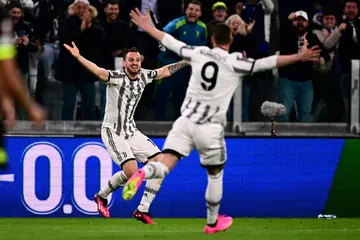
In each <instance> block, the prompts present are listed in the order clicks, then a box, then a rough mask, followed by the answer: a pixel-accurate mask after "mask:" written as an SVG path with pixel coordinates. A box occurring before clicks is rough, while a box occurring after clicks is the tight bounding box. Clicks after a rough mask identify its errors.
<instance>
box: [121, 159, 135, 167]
mask: <svg viewBox="0 0 360 240" xmlns="http://www.w3.org/2000/svg"><path fill="white" fill-rule="evenodd" d="M131 160H135V161H136V158H129V159H126V160H124V161H123V162H121V163H120V167H121V168H123V166H124V164H125V163H127V162H128V161H131Z"/></svg>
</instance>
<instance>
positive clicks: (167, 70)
mask: <svg viewBox="0 0 360 240" xmlns="http://www.w3.org/2000/svg"><path fill="white" fill-rule="evenodd" d="M188 65H189V63H188V62H186V61H184V60H182V61H180V62H177V63H173V64H169V65H166V66H163V67H162V68H158V69H156V70H155V71H156V72H157V75H156V78H155V80H157V79H162V78H166V77H170V76H171V75H172V74H174V73H176V72H177V71H179V70H180V69H183V68H184V67H186V66H188Z"/></svg>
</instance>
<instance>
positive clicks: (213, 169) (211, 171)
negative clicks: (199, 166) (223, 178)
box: [206, 164, 225, 176]
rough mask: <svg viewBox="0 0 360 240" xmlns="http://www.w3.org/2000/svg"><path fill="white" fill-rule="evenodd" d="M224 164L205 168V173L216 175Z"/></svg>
mask: <svg viewBox="0 0 360 240" xmlns="http://www.w3.org/2000/svg"><path fill="white" fill-rule="evenodd" d="M224 166H225V164H221V165H217V166H206V169H207V172H208V174H209V175H212V176H214V175H218V174H219V173H220V172H221V171H222V170H223V169H224Z"/></svg>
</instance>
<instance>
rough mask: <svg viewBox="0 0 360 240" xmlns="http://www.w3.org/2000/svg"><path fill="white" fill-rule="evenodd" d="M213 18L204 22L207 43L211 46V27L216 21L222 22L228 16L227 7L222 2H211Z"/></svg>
mask: <svg viewBox="0 0 360 240" xmlns="http://www.w3.org/2000/svg"><path fill="white" fill-rule="evenodd" d="M211 10H212V16H213V20H211V21H210V22H208V23H207V24H206V27H207V30H208V37H209V38H208V45H209V46H211V41H210V36H211V32H212V28H213V27H214V26H215V25H216V24H218V23H224V22H225V20H226V18H227V16H228V12H227V11H228V8H227V6H226V4H225V3H224V2H216V3H214V4H213V6H212V8H211Z"/></svg>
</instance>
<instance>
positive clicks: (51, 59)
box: [34, 1, 60, 105]
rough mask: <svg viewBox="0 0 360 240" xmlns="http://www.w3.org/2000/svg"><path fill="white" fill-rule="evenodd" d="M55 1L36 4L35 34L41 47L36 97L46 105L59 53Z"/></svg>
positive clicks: (57, 16)
mask: <svg viewBox="0 0 360 240" xmlns="http://www.w3.org/2000/svg"><path fill="white" fill-rule="evenodd" d="M57 6H58V5H56V4H55V2H54V1H40V2H38V3H37V4H36V6H35V9H34V10H35V13H36V15H35V19H36V21H35V35H36V42H37V45H38V48H39V54H40V56H39V59H38V65H37V82H36V90H35V99H36V101H37V102H38V103H40V104H42V105H44V104H45V100H44V93H45V90H46V87H47V83H48V81H49V74H50V71H51V69H52V67H53V66H54V63H55V61H56V60H57V58H58V55H59V42H58V30H59V23H58V19H59V18H60V16H59V15H60V13H59V12H58V10H57Z"/></svg>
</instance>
